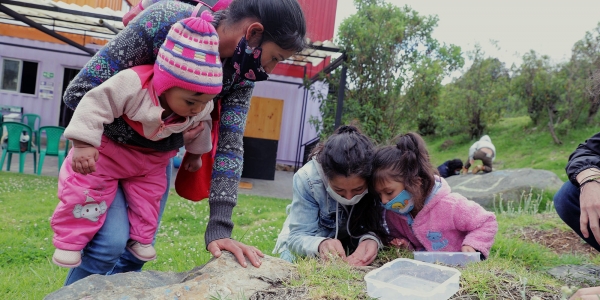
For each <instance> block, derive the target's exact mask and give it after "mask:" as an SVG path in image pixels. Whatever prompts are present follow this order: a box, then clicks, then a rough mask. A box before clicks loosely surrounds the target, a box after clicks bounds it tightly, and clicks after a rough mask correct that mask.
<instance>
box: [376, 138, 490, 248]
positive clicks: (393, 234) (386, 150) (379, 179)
mask: <svg viewBox="0 0 600 300" xmlns="http://www.w3.org/2000/svg"><path fill="white" fill-rule="evenodd" d="M372 176H373V179H372V184H373V186H374V189H375V192H376V193H377V195H378V196H379V199H380V200H381V203H382V204H383V205H384V207H385V223H386V225H387V228H388V230H389V239H390V242H389V244H390V245H391V246H394V247H400V248H407V249H410V250H415V251H446V252H459V251H462V252H480V253H481V256H482V258H485V257H488V255H489V253H490V249H491V248H492V245H493V244H494V237H495V235H496V233H497V232H498V222H497V221H496V216H495V215H494V213H493V212H489V211H486V210H485V209H484V208H483V207H481V206H480V205H479V204H477V203H476V202H474V201H471V200H468V199H467V198H465V197H464V196H462V195H460V194H457V193H452V191H451V190H450V186H449V185H448V183H447V182H446V180H444V179H443V178H440V177H438V176H437V175H435V169H434V167H433V166H432V165H431V163H430V162H429V153H428V152H427V149H426V145H425V141H423V139H422V138H421V136H420V135H418V134H416V133H408V134H404V135H400V136H399V137H397V138H396V143H395V145H391V146H385V147H383V148H380V149H378V150H377V152H375V156H374V157H373V175H372Z"/></svg>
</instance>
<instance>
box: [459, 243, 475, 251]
mask: <svg viewBox="0 0 600 300" xmlns="http://www.w3.org/2000/svg"><path fill="white" fill-rule="evenodd" d="M460 251H461V252H477V250H475V249H474V248H473V247H471V246H467V245H464V246H462V247H461V248H460Z"/></svg>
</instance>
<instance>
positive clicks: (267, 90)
mask: <svg viewBox="0 0 600 300" xmlns="http://www.w3.org/2000/svg"><path fill="white" fill-rule="evenodd" d="M269 78H270V79H273V80H278V81H288V82H292V83H295V84H286V83H281V82H274V81H263V82H258V83H256V86H255V88H254V93H253V94H252V95H253V96H258V97H267V98H274V99H283V115H282V117H281V132H280V134H279V143H278V146H277V163H280V164H286V165H294V162H295V161H296V149H297V148H298V145H302V144H304V143H306V142H308V141H310V140H311V139H313V138H315V137H316V136H317V132H316V130H315V128H314V127H313V126H312V125H310V124H309V123H308V120H309V118H310V116H315V117H317V116H320V115H321V114H320V112H319V102H318V101H317V100H315V99H314V97H313V93H311V92H309V93H308V98H307V100H306V117H305V119H304V134H303V135H302V139H301V140H300V142H298V135H299V134H300V127H301V124H300V121H301V118H302V115H301V113H302V102H303V99H304V91H305V89H304V87H300V88H298V87H299V86H298V84H302V79H300V78H294V77H289V76H281V75H271V76H269ZM312 89H313V91H315V92H320V93H327V91H328V88H327V86H326V85H323V83H320V82H317V83H315V84H314V85H313V86H312ZM250 105H252V103H250ZM303 150H304V149H302V151H301V152H300V157H299V160H300V162H302V158H303Z"/></svg>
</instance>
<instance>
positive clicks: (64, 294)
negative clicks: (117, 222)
mask: <svg viewBox="0 0 600 300" xmlns="http://www.w3.org/2000/svg"><path fill="white" fill-rule="evenodd" d="M294 272H295V268H294V265H292V264H290V263H288V262H287V261H284V260H282V259H279V258H275V257H271V256H268V255H265V257H264V258H263V259H262V265H261V266H260V268H255V267H254V266H252V265H251V264H250V263H249V262H248V267H247V268H243V267H242V266H240V264H239V263H238V262H237V260H236V259H235V257H234V256H233V255H232V254H231V253H229V252H223V255H221V257H220V258H217V259H212V260H211V261H209V262H208V263H207V264H206V265H204V266H201V267H198V268H195V269H193V270H191V271H189V272H183V273H172V272H156V271H143V272H130V273H123V274H116V275H111V276H101V275H92V276H89V277H87V278H85V279H82V280H80V281H77V282H75V283H74V284H72V285H70V286H66V287H63V288H61V289H59V290H58V291H56V292H53V293H51V294H49V295H48V296H46V297H45V298H44V299H47V300H59V299H60V300H68V299H99V300H102V299H107V300H108V299H111V300H112V299H128V300H134V299H249V298H250V297H251V296H252V295H253V294H255V293H256V292H259V291H261V292H263V291H268V290H269V289H272V288H274V289H276V288H278V287H279V286H280V285H281V282H282V281H283V280H284V279H287V278H290V277H291V276H292V274H293V273H294Z"/></svg>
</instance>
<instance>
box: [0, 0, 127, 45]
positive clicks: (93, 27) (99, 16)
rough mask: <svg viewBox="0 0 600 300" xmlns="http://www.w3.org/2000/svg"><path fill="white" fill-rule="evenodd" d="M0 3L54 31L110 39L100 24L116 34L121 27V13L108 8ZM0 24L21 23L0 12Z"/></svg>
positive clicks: (42, 1)
mask: <svg viewBox="0 0 600 300" xmlns="http://www.w3.org/2000/svg"><path fill="white" fill-rule="evenodd" d="M0 4H1V5H4V6H6V7H7V8H9V9H11V10H13V11H15V12H17V13H18V14H20V15H22V16H24V17H26V18H28V19H30V20H32V21H35V22H36V23H38V24H40V25H43V26H44V27H46V28H48V29H50V30H54V31H62V32H70V33H79V34H85V35H88V36H93V37H98V38H105V39H111V38H112V37H114V36H115V35H116V33H115V32H113V31H111V30H110V29H109V28H107V26H104V25H103V24H102V23H103V22H104V23H105V24H108V26H110V27H113V28H115V29H116V30H117V31H120V30H122V29H123V28H124V27H123V23H122V22H121V18H122V17H123V15H124V13H123V12H121V11H115V10H112V9H109V8H93V7H90V6H87V5H84V6H79V5H76V4H67V3H65V2H61V1H58V2H54V1H50V0H3V1H2V2H1V3H0ZM0 23H8V24H22V23H21V22H19V21H17V20H14V19H13V18H12V17H10V16H8V15H6V14H4V13H1V12H0Z"/></svg>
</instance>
